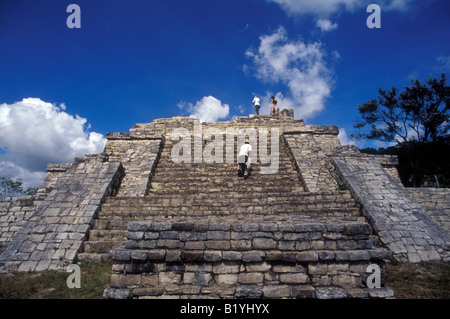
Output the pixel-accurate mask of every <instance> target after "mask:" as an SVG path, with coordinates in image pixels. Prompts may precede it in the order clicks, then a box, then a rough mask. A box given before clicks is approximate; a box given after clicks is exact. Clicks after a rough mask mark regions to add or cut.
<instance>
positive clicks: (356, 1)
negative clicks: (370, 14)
mask: <svg viewBox="0 0 450 319" xmlns="http://www.w3.org/2000/svg"><path fill="white" fill-rule="evenodd" d="M266 1H267V2H274V3H277V4H279V5H280V6H281V8H282V9H283V10H284V11H285V12H286V13H287V14H288V15H289V16H295V17H298V16H305V15H306V16H312V17H313V18H314V19H315V20H316V23H317V26H319V21H320V20H324V21H325V20H328V21H329V22H330V26H334V28H333V30H334V29H336V28H337V25H336V24H333V23H331V21H330V20H329V18H330V17H332V16H337V15H339V14H341V13H342V12H350V13H353V12H355V11H356V10H361V9H363V8H364V9H365V8H366V7H367V6H368V5H369V4H371V3H373V2H374V1H373V0H266ZM431 1H432V0H431ZM413 2H418V1H415V0H382V1H377V2H376V3H377V4H378V5H379V6H380V7H381V10H382V11H383V12H386V11H399V12H405V11H407V10H408V9H409V8H410V7H411V4H412V3H413ZM364 12H365V10H364ZM319 27H320V26H319ZM322 31H331V30H324V29H322Z"/></svg>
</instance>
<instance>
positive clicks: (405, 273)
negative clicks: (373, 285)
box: [386, 262, 450, 299]
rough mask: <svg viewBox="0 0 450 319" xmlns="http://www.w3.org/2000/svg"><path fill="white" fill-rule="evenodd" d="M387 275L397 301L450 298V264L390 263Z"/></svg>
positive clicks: (389, 285) (388, 284)
mask: <svg viewBox="0 0 450 319" xmlns="http://www.w3.org/2000/svg"><path fill="white" fill-rule="evenodd" d="M387 275H388V280H387V284H386V286H388V287H390V288H391V289H393V290H394V296H395V298H397V299H449V298H450V262H424V263H417V264H413V263H389V264H388V265H387Z"/></svg>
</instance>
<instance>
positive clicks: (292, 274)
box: [104, 219, 392, 299]
mask: <svg viewBox="0 0 450 319" xmlns="http://www.w3.org/2000/svg"><path fill="white" fill-rule="evenodd" d="M369 235H370V226H369V225H368V224H366V223H349V224H342V223H337V222H336V221H333V220H331V219H330V220H328V221H327V222H325V223H322V224H320V223H313V224H308V222H307V221H303V222H297V223H295V222H293V223H282V222H279V223H277V222H274V223H256V222H246V223H240V222H239V221H235V222H232V221H229V220H224V221H222V222H217V221H212V222H208V221H203V222H198V221H197V222H192V221H188V220H187V221H172V220H159V221H153V222H131V223H129V224H128V240H127V242H126V244H125V246H124V247H121V248H118V249H115V250H112V251H111V252H110V258H111V259H112V260H113V262H114V265H113V274H112V277H111V283H110V287H109V288H108V289H106V290H105V294H104V295H105V297H106V298H121V297H126V298H128V297H133V298H140V297H157V298H161V297H162V298H167V297H172V298H173V297H183V298H195V297H200V296H201V297H202V298H324V299H325V298H347V297H356V298H368V297H390V296H392V291H391V290H390V289H388V288H379V289H368V288H367V285H366V280H367V277H368V272H367V267H368V265H369V264H374V263H376V264H377V265H379V267H380V269H381V270H382V273H381V278H382V286H384V284H385V282H386V276H385V263H384V260H385V259H389V258H390V256H391V253H390V252H389V251H387V250H378V249H373V247H372V243H371V241H370V240H369Z"/></svg>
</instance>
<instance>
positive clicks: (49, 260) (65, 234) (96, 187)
mask: <svg viewBox="0 0 450 319" xmlns="http://www.w3.org/2000/svg"><path fill="white" fill-rule="evenodd" d="M97 158H98V156H95V157H92V158H90V157H86V158H84V159H76V161H75V163H74V164H73V165H72V166H71V167H69V168H68V169H67V170H66V171H65V172H64V174H63V175H62V176H60V177H59V178H58V180H57V182H56V183H55V185H54V187H53V189H52V190H51V191H50V193H49V194H48V195H47V196H46V197H45V199H44V200H42V201H41V202H40V204H39V205H38V206H37V207H36V210H35V211H34V212H33V214H32V215H31V217H29V218H28V219H27V221H26V222H25V223H24V224H23V226H22V227H21V228H20V229H19V230H18V231H17V232H16V234H15V235H14V236H13V237H12V239H11V240H10V242H9V244H8V247H7V248H6V250H5V251H4V252H3V253H2V254H1V256H0V271H3V272H8V271H42V270H47V269H50V270H52V269H56V270H64V269H65V267H67V265H68V264H70V263H73V262H76V260H77V254H78V252H79V251H80V249H81V247H82V243H83V241H84V240H85V239H86V237H87V235H88V232H89V229H90V227H91V226H92V224H93V221H94V218H95V216H96V213H97V212H98V210H99V209H100V205H101V203H102V202H103V200H104V198H105V197H106V196H107V195H108V194H111V193H112V192H113V189H114V188H115V187H117V186H118V185H119V183H120V178H121V175H122V167H121V164H120V163H108V162H100V161H97Z"/></svg>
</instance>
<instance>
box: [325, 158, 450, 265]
mask: <svg viewBox="0 0 450 319" xmlns="http://www.w3.org/2000/svg"><path fill="white" fill-rule="evenodd" d="M333 160H334V163H335V165H336V167H337V169H338V171H339V173H340V175H341V177H342V180H343V181H344V182H345V183H346V184H347V186H348V187H349V188H350V190H351V191H352V193H353V195H354V197H355V198H356V200H357V201H358V202H359V203H360V204H361V205H362V209H363V213H364V215H365V216H366V218H367V219H368V221H369V222H370V224H371V225H372V227H373V228H374V230H375V232H376V233H377V234H378V236H379V237H380V240H381V242H382V243H383V244H385V245H386V246H387V247H389V249H391V250H392V252H393V255H394V258H396V259H397V260H400V261H410V262H420V261H429V260H450V256H449V250H448V243H450V237H449V235H448V233H447V232H446V231H445V230H444V229H442V228H441V227H440V226H439V225H438V224H437V223H436V222H435V221H434V220H433V219H432V218H430V217H429V216H428V215H427V214H426V213H425V211H424V210H423V208H422V207H421V206H420V205H419V204H417V202H416V201H414V199H413V198H412V197H411V196H410V195H409V194H408V192H407V191H406V189H405V188H403V187H402V186H401V185H400V184H399V183H398V182H397V181H396V180H395V179H394V178H393V177H392V176H390V175H389V174H388V173H387V172H386V171H385V170H384V169H383V168H382V167H381V165H380V164H379V163H378V162H377V161H375V160H373V159H369V158H363V157H360V158H358V157H345V158H344V157H340V158H339V157H335V158H333Z"/></svg>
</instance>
